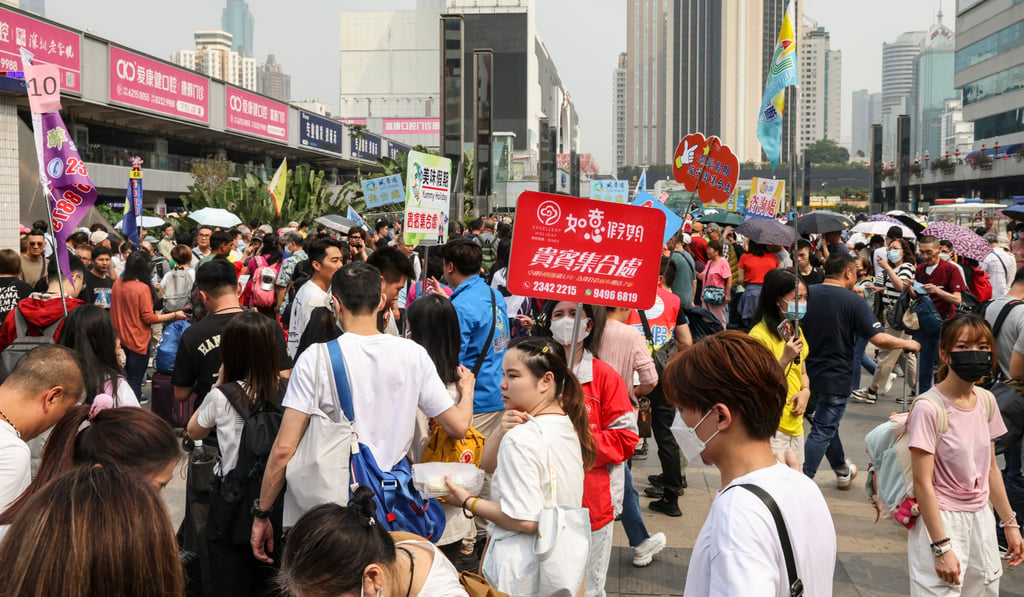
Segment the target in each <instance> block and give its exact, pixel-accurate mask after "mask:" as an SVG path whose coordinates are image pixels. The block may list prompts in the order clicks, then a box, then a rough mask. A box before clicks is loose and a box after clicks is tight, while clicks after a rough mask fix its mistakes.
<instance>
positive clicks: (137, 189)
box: [121, 157, 142, 247]
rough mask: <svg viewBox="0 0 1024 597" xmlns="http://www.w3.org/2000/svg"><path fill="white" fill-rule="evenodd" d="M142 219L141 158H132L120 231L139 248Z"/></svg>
mask: <svg viewBox="0 0 1024 597" xmlns="http://www.w3.org/2000/svg"><path fill="white" fill-rule="evenodd" d="M141 219H142V158H138V157H135V158H132V169H131V170H130V171H129V172H128V190H127V191H126V192H125V196H124V216H123V218H122V219H121V230H122V231H124V236H125V238H127V239H128V240H130V241H132V244H133V245H135V246H136V247H138V246H139V222H140V221H141Z"/></svg>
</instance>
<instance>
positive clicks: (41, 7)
mask: <svg viewBox="0 0 1024 597" xmlns="http://www.w3.org/2000/svg"><path fill="white" fill-rule="evenodd" d="M12 4H14V5H15V6H19V7H20V8H21V10H26V11H28V12H31V13H34V14H37V15H39V16H41V17H45V16H46V0H21V2H20V3H18V2H13V3H12Z"/></svg>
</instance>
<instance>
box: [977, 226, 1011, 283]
mask: <svg viewBox="0 0 1024 597" xmlns="http://www.w3.org/2000/svg"><path fill="white" fill-rule="evenodd" d="M985 240H986V241H988V244H989V245H990V246H991V247H992V252H991V253H989V254H988V256H987V257H985V259H983V260H982V261H980V262H979V263H978V269H980V270H981V271H983V272H985V273H986V274H988V280H989V283H990V284H992V298H994V299H995V298H999V297H1001V296H1006V293H1007V291H1009V289H1010V285H1011V284H1013V278H1014V276H1016V275H1017V259H1016V258H1015V257H1014V256H1013V255H1012V254H1011V253H1010V252H1009V251H1007V250H1006V249H1004V248H1003V247H1002V245H1000V244H999V236H998V235H995V234H992V233H991V232H990V233H988V234H986V235H985Z"/></svg>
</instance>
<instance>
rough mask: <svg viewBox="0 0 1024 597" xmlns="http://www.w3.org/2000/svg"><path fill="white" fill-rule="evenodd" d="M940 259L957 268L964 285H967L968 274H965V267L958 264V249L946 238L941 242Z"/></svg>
mask: <svg viewBox="0 0 1024 597" xmlns="http://www.w3.org/2000/svg"><path fill="white" fill-rule="evenodd" d="M939 259H940V260H942V261H945V262H946V263H948V264H950V265H952V266H953V267H955V268H956V271H958V272H960V278H961V279H962V280H963V281H964V284H965V285H966V284H967V274H966V273H964V266H962V265H960V264H959V263H957V262H956V249H955V248H954V247H953V242H952V241H950V240H947V239H945V238H944V239H942V240H940V241H939ZM967 290H970V288H967Z"/></svg>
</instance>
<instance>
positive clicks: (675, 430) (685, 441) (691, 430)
mask: <svg viewBox="0 0 1024 597" xmlns="http://www.w3.org/2000/svg"><path fill="white" fill-rule="evenodd" d="M711 413H712V411H710V410H709V411H708V413H707V414H706V415H704V416H703V417H701V419H700V421H697V424H696V425H695V426H693V427H687V426H686V423H684V422H683V417H682V415H680V414H679V411H676V418H675V420H674V421H672V426H671V427H669V431H671V432H672V435H673V436H674V437H675V438H676V443H678V444H679V449H680V450H682V451H683V455H684V456H686V460H687V462H688V463H689V464H688V466H711V465H709V464H708V463H707V462H704V458H703V456H702V455H701V454H703V452H704V448H706V447H707V445H708V442H709V441H711V440H712V439H713V438H714V437H715V436H716V435H718V431H717V430H716V431H715V432H714V433H712V434H711V437H709V438H708V439H707V440H706V441H704V440H701V439H700V437H698V436H697V432H696V428H697V427H700V424H701V423H703V422H704V419H706V418H708V416H709V415H711Z"/></svg>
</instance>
